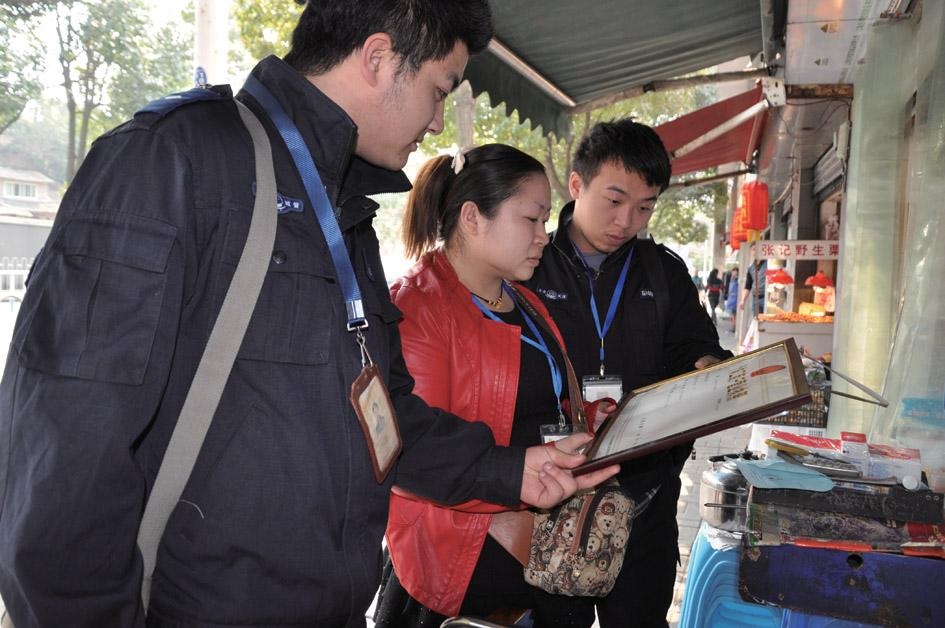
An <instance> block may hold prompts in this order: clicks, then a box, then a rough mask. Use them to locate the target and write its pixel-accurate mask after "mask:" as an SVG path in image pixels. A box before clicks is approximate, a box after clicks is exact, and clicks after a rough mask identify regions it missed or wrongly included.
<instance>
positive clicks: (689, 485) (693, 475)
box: [667, 317, 751, 628]
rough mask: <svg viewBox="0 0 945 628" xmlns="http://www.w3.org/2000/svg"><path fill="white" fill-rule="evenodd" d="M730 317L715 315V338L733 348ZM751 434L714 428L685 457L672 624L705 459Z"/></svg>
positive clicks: (678, 609)
mask: <svg viewBox="0 0 945 628" xmlns="http://www.w3.org/2000/svg"><path fill="white" fill-rule="evenodd" d="M730 324H731V319H723V318H721V317H720V318H719V323H718V330H719V340H720V341H721V344H722V347H724V348H725V349H728V350H730V351H734V347H735V344H736V342H735V334H734V333H731V332H729V331H728V328H729V325H730ZM750 436H751V425H750V424H749V425H742V426H739V427H733V428H731V429H729V430H725V431H724V432H718V433H717V434H712V435H710V436H706V437H705V438H700V439H699V440H697V441H696V446H695V451H696V459H695V460H689V461H688V462H687V463H686V466H685V467H684V468H683V472H682V475H681V476H680V477H681V479H682V491H681V492H680V495H679V502H678V503H679V509H678V515H677V521H678V522H679V556H680V563H681V564H680V566H679V568H678V569H677V570H676V588H675V591H674V592H673V605H672V606H671V607H670V609H669V614H668V615H667V620H668V621H669V625H670V626H671V627H672V628H675V627H676V626H677V624H678V622H679V618H680V615H681V613H682V599H683V594H684V593H685V589H686V568H687V566H688V565H689V550H690V549H691V548H692V542H693V541H694V540H695V538H696V534H697V533H698V531H699V524H700V522H701V518H700V517H699V486H700V483H701V481H702V472H703V471H705V470H706V469H708V468H709V462H708V459H709V457H710V456H715V455H717V454H727V453H735V452H739V451H742V450H743V449H745V447H746V446H747V445H748V439H749V438H750Z"/></svg>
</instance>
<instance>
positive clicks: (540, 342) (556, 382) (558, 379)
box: [472, 282, 564, 420]
mask: <svg viewBox="0 0 945 628" xmlns="http://www.w3.org/2000/svg"><path fill="white" fill-rule="evenodd" d="M502 289H503V290H504V291H505V293H506V294H508V295H509V296H510V297H512V301H513V302H514V303H515V307H516V308H518V311H519V312H521V314H522V318H523V319H525V324H526V325H528V328H529V329H530V330H531V332H532V333H533V334H535V338H536V339H537V340H534V339H532V338H529V337H528V336H526V335H525V332H524V330H523V331H522V332H521V333H520V337H521V339H522V342H525V343H527V344H529V345H531V346H533V347H535V348H536V349H538V350H539V351H541V352H542V353H544V354H545V359H546V360H548V370H549V371H550V372H551V385H552V386H553V387H554V390H555V399H557V400H558V417H559V418H560V419H562V420H564V410H563V409H562V408H561V392H562V390H564V378H562V376H561V367H559V366H558V361H557V360H555V357H554V355H552V353H551V350H550V349H549V348H548V344H547V343H546V342H545V338H544V336H542V335H541V333H540V332H539V331H538V327H537V326H536V325H535V321H533V320H532V318H531V317H530V316H529V315H528V312H526V311H525V310H524V309H523V308H522V307H521V306H520V305H519V304H518V301H516V299H515V295H514V294H512V291H511V290H509V289H508V287H506V285H505V282H503V283H502ZM472 300H473V303H475V304H476V307H478V308H479V309H480V310H482V313H483V314H485V315H486V316H488V317H489V318H491V319H492V320H494V321H496V322H499V323H502V322H504V321H502V319H500V318H499V317H498V316H496V315H495V312H492V311H491V310H489V309H488V308H486V306H485V305H483V303H482V302H481V301H480V300H479V298H478V297H477V296H476V295H472Z"/></svg>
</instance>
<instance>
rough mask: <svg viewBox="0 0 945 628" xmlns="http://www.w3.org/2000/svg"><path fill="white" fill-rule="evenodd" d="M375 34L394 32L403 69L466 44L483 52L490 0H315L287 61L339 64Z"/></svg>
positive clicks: (301, 67)
mask: <svg viewBox="0 0 945 628" xmlns="http://www.w3.org/2000/svg"><path fill="white" fill-rule="evenodd" d="M374 33H387V34H388V35H390V38H391V41H392V44H393V50H394V52H395V53H397V54H398V55H400V57H401V70H403V69H408V70H410V71H411V72H416V71H417V70H419V69H420V66H422V65H423V64H424V63H425V62H426V61H430V60H437V59H443V58H445V57H446V56H447V55H449V54H450V53H451V52H452V51H453V48H454V47H455V46H456V42H457V41H462V42H463V43H464V44H466V48H467V49H468V50H469V54H470V55H473V54H476V53H478V52H481V51H482V50H484V49H485V47H486V46H487V45H488V44H489V40H490V39H492V33H493V29H492V12H491V10H490V9H489V2H488V0H309V2H308V4H306V6H305V9H304V10H303V11H302V15H301V16H300V17H299V22H298V24H297V25H296V27H295V30H294V31H293V32H292V49H291V50H290V51H289V54H287V55H286V57H285V61H286V63H288V64H289V65H291V66H292V67H293V68H295V69H296V70H298V71H299V72H301V73H303V74H310V75H317V74H322V73H324V72H327V71H328V70H330V69H331V68H333V67H335V66H336V65H338V64H339V63H340V62H341V61H342V60H344V59H345V58H346V57H347V56H348V55H350V54H351V53H352V52H354V51H355V50H357V49H358V48H360V47H361V46H362V45H363V44H364V41H365V40H366V39H367V38H368V37H369V36H371V35H372V34H374Z"/></svg>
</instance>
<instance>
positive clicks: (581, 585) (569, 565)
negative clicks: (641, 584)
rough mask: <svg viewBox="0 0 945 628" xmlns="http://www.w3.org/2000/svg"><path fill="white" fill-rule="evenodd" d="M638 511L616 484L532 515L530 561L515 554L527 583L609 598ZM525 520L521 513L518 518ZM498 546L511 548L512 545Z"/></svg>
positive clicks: (575, 412) (574, 387)
mask: <svg viewBox="0 0 945 628" xmlns="http://www.w3.org/2000/svg"><path fill="white" fill-rule="evenodd" d="M512 291H513V293H514V295H515V298H516V301H517V302H518V303H520V304H521V305H522V306H523V307H524V308H525V309H526V311H528V313H529V315H530V316H531V317H532V318H533V319H534V320H536V321H538V323H539V325H541V326H542V327H543V328H544V329H545V331H547V332H548V333H549V335H551V337H554V334H553V333H552V332H551V330H550V328H549V327H548V324H547V323H546V322H545V319H544V318H543V317H542V316H541V315H540V314H538V312H537V311H535V309H534V308H533V307H532V305H531V304H530V303H529V302H528V301H527V300H526V299H525V297H524V296H522V294H521V293H520V292H519V291H518V290H517V289H515V288H514V286H513V287H512ZM561 353H562V354H563V355H564V356H565V359H564V361H565V366H566V369H565V370H566V371H567V374H568V390H569V393H568V394H569V398H570V399H577V400H580V399H581V392H580V391H581V388H580V386H578V383H577V377H576V376H575V374H574V369H573V368H572V367H571V363H570V361H569V360H568V359H567V355H566V354H565V353H564V350H563V348H562V351H561ZM568 411H569V414H570V415H571V421H572V423H574V425H575V427H576V428H581V429H586V425H587V419H586V417H585V416H584V411H583V403H580V402H579V403H569V404H568ZM633 511H634V503H633V500H632V499H631V498H630V496H629V495H627V493H626V492H625V491H624V490H623V489H621V488H620V485H619V484H617V481H616V480H611V481H610V482H609V483H606V484H602V485H601V486H598V487H597V488H596V489H595V490H592V491H588V492H582V493H578V494H576V495H574V496H573V497H571V498H570V499H569V500H567V501H565V502H563V503H561V504H560V505H558V506H556V507H555V508H553V509H552V510H550V511H538V512H534V513H528V514H529V515H532V516H531V517H529V518H531V519H533V521H532V526H531V543H530V546H529V549H528V553H527V559H526V556H525V552H524V548H522V547H521V545H523V544H524V543H515V545H517V546H518V547H516V548H515V551H513V555H516V556H517V557H518V558H519V559H520V561H521V562H522V563H523V565H524V567H525V581H526V582H528V583H529V584H531V585H533V586H536V587H539V588H541V589H543V590H545V591H547V592H548V593H556V594H560V595H571V596H592V597H600V596H604V595H607V594H608V593H610V590H611V589H613V588H614V582H616V580H617V575H618V574H619V573H620V568H621V566H623V558H624V555H625V554H626V551H627V540H628V538H629V536H630V526H631V525H632V521H633V520H632V513H633ZM524 514H526V513H523V512H521V511H520V512H518V513H513V516H520V515H524ZM491 532H492V529H490V533H491ZM494 536H495V535H494ZM497 540H499V539H497ZM499 542H500V543H501V544H503V546H504V547H506V548H510V547H511V546H512V545H513V543H511V542H510V543H508V544H506V543H503V541H502V540H499ZM510 551H512V550H511V549H510ZM526 560H527V563H526Z"/></svg>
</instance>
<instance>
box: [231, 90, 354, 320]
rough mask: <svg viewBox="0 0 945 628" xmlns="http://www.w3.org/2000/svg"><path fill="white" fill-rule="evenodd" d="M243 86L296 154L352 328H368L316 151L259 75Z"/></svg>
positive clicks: (290, 149) (287, 145)
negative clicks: (317, 166) (319, 173)
mask: <svg viewBox="0 0 945 628" xmlns="http://www.w3.org/2000/svg"><path fill="white" fill-rule="evenodd" d="M243 88H244V89H245V90H246V91H247V92H249V93H250V95H252V97H253V98H255V99H256V102H258V103H259V104H260V106H262V108H263V109H265V110H266V114H268V116H269V119H270V120H272V123H273V124H274V125H275V126H276V129H278V131H279V135H281V136H282V141H284V142H285V145H286V147H287V148H288V149H289V153H291V154H292V160H293V161H294V162H295V167H296V168H297V169H298V171H299V175H300V176H301V177H302V183H303V184H304V185H305V191H306V193H307V194H308V200H309V202H310V203H311V204H312V207H313V208H315V218H316V219H317V220H318V225H319V226H320V227H321V229H322V233H323V234H325V241H326V242H327V243H328V251H329V252H330V253H331V259H332V262H334V264H335V272H337V273H338V283H339V284H340V285H341V291H342V294H344V298H345V308H346V310H347V316H348V331H353V330H356V329H365V328H366V327H367V326H368V323H367V319H366V318H365V317H364V305H363V304H362V303H361V289H360V287H359V286H358V280H357V278H356V277H355V275H354V267H352V265H351V258H350V257H348V250H347V249H346V248H345V241H344V237H343V236H342V235H341V228H340V227H339V226H338V220H337V218H335V212H334V211H332V208H331V201H329V200H328V194H326V193H325V186H324V185H323V184H322V179H321V177H320V176H319V175H318V169H317V168H316V167H315V162H314V161H313V160H312V155H311V153H310V152H309V151H308V146H306V145H305V140H303V139H302V134H301V133H299V130H298V128H296V126H295V124H294V123H293V122H292V120H291V119H290V118H289V116H288V115H286V112H285V110H283V109H282V105H280V104H279V101H277V100H276V99H275V98H274V97H273V95H272V94H271V93H269V90H268V89H266V86H265V85H263V84H262V83H260V82H259V81H258V80H257V79H256V78H255V77H252V76H250V77H249V78H248V79H246V84H245V85H243Z"/></svg>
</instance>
